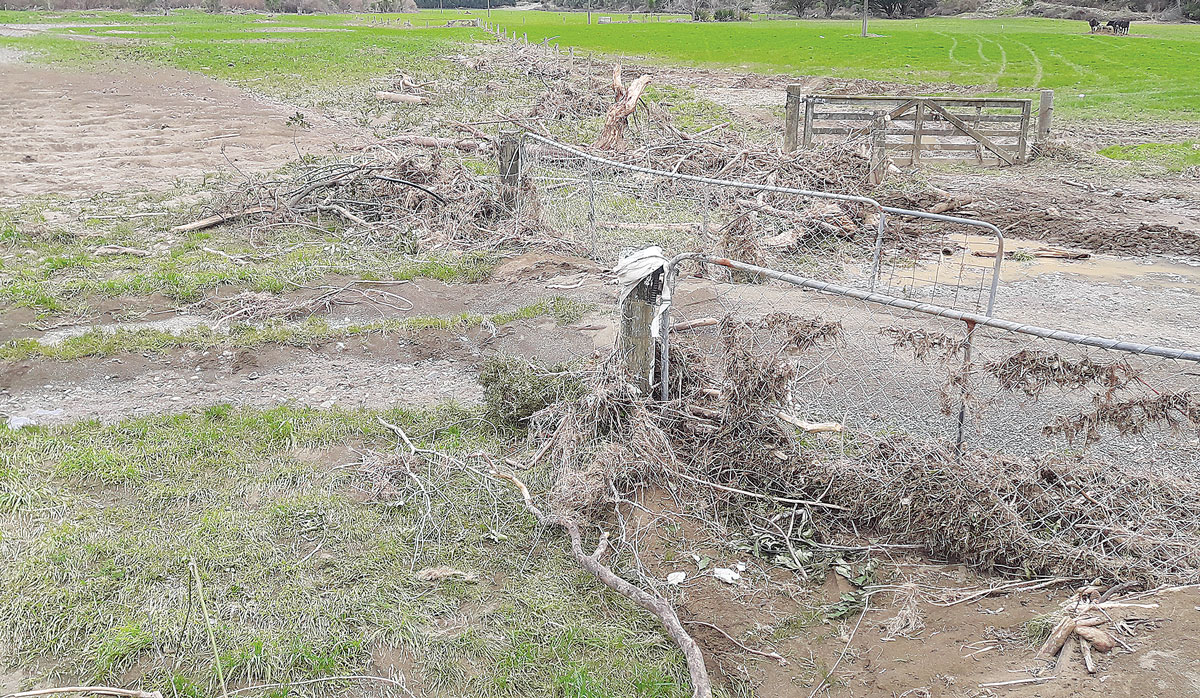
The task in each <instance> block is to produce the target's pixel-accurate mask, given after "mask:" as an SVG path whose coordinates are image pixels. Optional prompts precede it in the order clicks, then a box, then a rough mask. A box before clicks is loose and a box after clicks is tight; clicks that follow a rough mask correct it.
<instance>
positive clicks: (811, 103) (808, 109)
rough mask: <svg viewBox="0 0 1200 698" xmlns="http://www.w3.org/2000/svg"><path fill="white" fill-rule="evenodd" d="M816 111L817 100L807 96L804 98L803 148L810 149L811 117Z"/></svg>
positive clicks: (811, 135) (811, 142)
mask: <svg viewBox="0 0 1200 698" xmlns="http://www.w3.org/2000/svg"><path fill="white" fill-rule="evenodd" d="M816 109H817V98H816V97H813V96H812V95H808V96H807V97H805V98H804V138H803V142H804V147H805V148H811V147H812V144H813V117H814V116H815V114H814V113H813V112H815V111H816Z"/></svg>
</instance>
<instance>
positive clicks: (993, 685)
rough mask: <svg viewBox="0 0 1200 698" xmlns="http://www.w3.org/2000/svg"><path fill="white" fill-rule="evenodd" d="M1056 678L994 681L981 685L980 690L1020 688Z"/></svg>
mask: <svg viewBox="0 0 1200 698" xmlns="http://www.w3.org/2000/svg"><path fill="white" fill-rule="evenodd" d="M1057 678H1058V677H1057V676H1033V677H1030V678H1028V679H1013V680H1012V681H995V682H993V683H981V684H979V687H980V688H999V687H1000V686H1020V685H1022V684H1027V683H1042V682H1043V681H1049V680H1051V679H1057Z"/></svg>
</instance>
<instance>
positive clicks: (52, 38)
mask: <svg viewBox="0 0 1200 698" xmlns="http://www.w3.org/2000/svg"><path fill="white" fill-rule="evenodd" d="M464 16H468V15H467V14H466V13H463V12H446V13H439V12H437V11H424V12H421V13H418V14H413V15H386V16H384V15H373V16H368V15H307V16H296V15H291V16H278V17H272V18H267V17H265V16H262V15H227V16H212V15H208V14H204V13H200V12H178V13H174V14H172V15H171V16H169V17H163V16H161V15H134V14H127V13H69V14H53V15H51V14H47V13H33V12H11V11H10V12H0V23H32V22H49V23H61V24H64V25H67V24H106V25H109V26H106V27H67V26H64V27H63V28H61V29H58V28H55V29H54V30H52V31H51V32H47V33H41V34H36V35H33V36H28V37H8V38H0V46H5V45H7V46H10V47H12V48H16V49H18V50H22V49H23V50H29V51H36V52H40V53H41V54H42V55H44V56H45V57H46V58H47V59H48V60H52V61H57V62H67V63H77V64H78V63H83V64H86V63H94V62H97V61H105V60H120V59H133V60H141V61H150V62H155V63H162V64H167V65H172V66H175V67H178V68H183V69H185V70H194V71H197V72H202V73H205V74H207V75H211V76H213V77H218V78H224V79H230V80H234V81H238V82H242V83H246V84H248V85H250V86H253V87H255V88H256V89H259V90H262V91H266V92H270V93H275V94H282V95H289V94H294V93H296V92H301V91H303V90H306V89H312V88H314V87H321V86H332V85H347V84H354V83H357V82H361V81H362V80H363V79H364V78H368V77H372V76H377V75H381V74H383V73H386V72H388V71H390V70H391V69H392V68H394V67H396V66H397V65H405V66H413V67H416V68H419V67H420V66H422V65H424V66H427V68H428V69H429V70H431V71H432V70H435V69H436V68H437V66H438V65H439V64H440V63H441V62H442V61H439V60H438V59H439V57H444V56H446V55H448V54H452V53H454V52H455V50H456V49H454V48H453V47H454V46H455V45H456V44H457V43H458V42H464V41H471V40H489V39H488V38H487V35H486V34H484V33H483V32H482V31H479V30H472V29H447V28H445V27H438V26H437V25H438V24H443V23H444V22H445V20H447V19H452V18H456V17H464ZM470 16H474V17H481V18H482V17H484V16H485V13H483V12H476V13H474V14H473V15H470ZM368 17H385V18H386V19H388V20H390V22H391V23H390V24H383V25H380V24H372V23H370V21H369V20H368ZM627 17H628V15H617V16H616V17H615V19H618V20H620V19H623V18H627ZM634 17H635V20H636V18H638V17H639V16H638V15H635V16H634ZM491 19H492V21H493V22H496V23H498V24H500V25H501V26H503V27H506V28H508V29H509V30H510V31H516V32H519V33H525V34H528V36H529V39H530V41H541V40H542V39H547V38H549V39H550V40H551V41H553V42H556V43H558V44H560V45H562V46H573V47H577V48H579V49H583V50H589V51H596V52H600V53H605V54H620V55H629V54H633V55H638V56H648V57H655V58H658V59H665V60H667V61H670V62H674V63H679V64H690V65H713V66H729V67H734V68H741V69H746V70H753V71H760V72H770V73H777V72H786V73H792V74H803V75H815V76H833V77H839V78H866V79H874V80H889V81H897V82H902V83H910V84H920V83H937V84H939V85H942V86H945V85H946V84H947V83H949V84H954V85H964V86H972V87H981V88H983V89H985V90H986V91H988V92H989V93H993V94H1017V93H1021V92H1028V91H1029V90H1035V89H1041V88H1052V89H1054V90H1056V91H1057V96H1056V108H1057V110H1058V111H1057V113H1058V115H1059V116H1061V117H1068V118H1096V119H1104V118H1108V119H1137V118H1142V117H1143V116H1150V117H1153V118H1160V119H1173V120H1193V119H1200V90H1197V89H1196V81H1195V66H1196V65H1197V63H1198V62H1200V26H1196V25H1151V24H1142V25H1135V28H1134V32H1133V35H1132V36H1126V37H1116V36H1106V35H1090V34H1088V33H1087V27H1086V25H1085V24H1084V23H1083V22H1073V21H1066V20H1047V19H1026V18H1020V19H1015V18H1002V19H988V20H979V19H946V18H939V19H922V20H877V21H874V22H873V23H872V25H871V28H872V32H873V33H875V34H878V35H879V36H877V37H874V38H871V39H862V38H861V37H859V36H858V30H859V24H858V23H857V22H855V21H761V22H739V23H705V24H696V23H690V22H671V21H650V22H638V21H634V22H632V23H615V24H603V25H601V24H593V25H590V26H589V25H587V24H586V23H585V21H586V16H585V15H583V14H581V13H554V12H525V11H513V10H507V11H499V10H497V11H494V12H492V13H491ZM666 19H670V18H666ZM405 22H409V23H411V24H412V25H413V26H412V28H405V27H404V23H405ZM426 23H428V24H429V25H430V26H431V27H432V28H430V29H428V30H427V29H425V25H426ZM281 29H284V31H281ZM287 29H290V30H291V31H287ZM297 29H298V30H301V31H295V30H297ZM72 35H75V37H74V38H72ZM80 36H83V37H85V38H86V39H88V40H84V41H81V40H78V39H79V37H80ZM96 38H100V39H101V40H100V41H95V40H94V39H96ZM943 89H944V87H943Z"/></svg>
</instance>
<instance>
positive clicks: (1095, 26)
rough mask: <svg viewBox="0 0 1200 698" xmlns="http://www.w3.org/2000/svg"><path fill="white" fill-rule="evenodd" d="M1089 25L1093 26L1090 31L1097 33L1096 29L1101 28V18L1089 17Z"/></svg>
mask: <svg viewBox="0 0 1200 698" xmlns="http://www.w3.org/2000/svg"><path fill="white" fill-rule="evenodd" d="M1088 26H1089V27H1091V28H1092V30H1091V32H1090V33H1092V34H1095V33H1096V30H1097V29H1099V28H1100V20H1098V19H1089V20H1088Z"/></svg>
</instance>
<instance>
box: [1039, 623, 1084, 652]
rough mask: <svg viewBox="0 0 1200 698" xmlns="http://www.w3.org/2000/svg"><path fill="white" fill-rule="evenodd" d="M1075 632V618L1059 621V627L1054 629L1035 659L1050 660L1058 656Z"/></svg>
mask: <svg viewBox="0 0 1200 698" xmlns="http://www.w3.org/2000/svg"><path fill="white" fill-rule="evenodd" d="M1074 632H1075V619H1074V618H1063V619H1062V620H1060V621H1058V625H1056V626H1054V629H1053V630H1051V631H1050V637H1047V638H1046V641H1045V642H1044V643H1042V646H1041V648H1040V649H1039V650H1038V651H1037V654H1036V655H1035V657H1036V658H1038V659H1049V658H1051V657H1053V656H1055V655H1057V654H1058V651H1059V650H1061V649H1062V646H1063V645H1064V644H1066V642H1067V640H1069V639H1071V635H1072V634H1073V633H1074Z"/></svg>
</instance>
